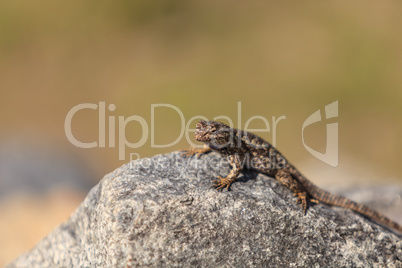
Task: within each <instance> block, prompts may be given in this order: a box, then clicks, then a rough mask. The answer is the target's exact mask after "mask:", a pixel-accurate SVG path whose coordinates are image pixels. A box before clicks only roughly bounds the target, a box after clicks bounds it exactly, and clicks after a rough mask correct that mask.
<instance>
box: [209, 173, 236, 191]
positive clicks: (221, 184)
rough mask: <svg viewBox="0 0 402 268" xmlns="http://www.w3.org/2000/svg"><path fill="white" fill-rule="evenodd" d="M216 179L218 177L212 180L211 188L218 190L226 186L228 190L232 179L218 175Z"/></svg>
mask: <svg viewBox="0 0 402 268" xmlns="http://www.w3.org/2000/svg"><path fill="white" fill-rule="evenodd" d="M217 179H219V180H216V181H213V185H212V187H213V188H215V189H216V190H218V191H222V190H223V188H225V187H226V189H228V190H229V186H230V185H231V184H232V182H233V181H232V180H230V179H228V178H222V177H220V176H218V177H217Z"/></svg>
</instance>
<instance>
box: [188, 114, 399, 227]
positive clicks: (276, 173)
mask: <svg viewBox="0 0 402 268" xmlns="http://www.w3.org/2000/svg"><path fill="white" fill-rule="evenodd" d="M194 137H195V139H196V140H198V141H201V142H204V143H205V145H206V146H205V145H204V148H203V149H189V150H184V155H186V156H191V155H194V154H195V155H201V154H204V153H207V152H209V151H211V150H213V151H216V152H218V153H220V154H221V155H223V156H225V157H226V158H227V160H228V162H229V164H230V165H231V166H232V169H231V171H230V173H229V174H228V176H227V177H226V178H221V177H218V178H217V179H218V180H215V181H214V182H213V187H215V188H216V189H218V190H222V189H224V188H227V189H229V186H230V185H231V184H232V183H233V182H234V181H235V180H236V179H237V177H238V175H239V174H240V172H241V171H242V169H243V168H245V167H246V168H252V169H255V170H257V171H258V172H261V173H264V174H267V175H268V176H271V177H274V178H275V179H276V180H278V181H279V182H280V183H282V184H283V185H284V186H285V187H287V188H288V189H289V190H290V191H291V192H292V193H293V194H294V195H295V196H296V197H297V198H298V202H300V203H301V205H302V207H303V211H304V213H306V210H307V204H308V202H315V203H318V202H322V203H324V204H328V205H333V206H338V207H343V208H347V209H351V210H353V211H355V212H357V213H360V214H362V215H364V216H366V217H369V218H370V219H372V220H374V221H376V222H377V223H380V224H382V225H384V226H386V227H388V228H391V229H394V230H396V231H399V232H401V233H402V226H401V225H399V224H398V223H396V222H394V221H392V220H391V219H389V218H387V217H386V216H384V215H382V214H380V213H379V212H377V211H375V210H374V209H372V208H370V207H368V206H366V205H363V204H359V203H356V202H354V201H352V200H350V199H348V198H346V197H343V196H340V195H337V194H332V193H329V192H327V191H325V190H322V189H320V188H318V187H317V186H316V185H314V184H313V183H312V182H310V181H309V180H308V179H307V178H306V177H304V176H303V175H302V174H301V173H300V172H299V171H298V170H297V169H296V168H295V167H294V166H293V165H292V164H290V162H289V161H287V159H286V158H285V157H284V156H283V155H282V154H281V153H280V152H279V151H278V150H277V149H276V148H275V147H273V146H272V145H271V144H270V143H268V142H267V141H265V140H263V139H262V138H260V137H258V136H257V135H254V134H252V133H249V132H245V131H243V130H239V129H235V128H230V127H229V126H227V125H225V124H223V123H220V122H215V121H204V120H201V121H200V122H198V124H197V127H196V132H195V135H194Z"/></svg>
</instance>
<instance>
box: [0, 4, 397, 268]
mask: <svg viewBox="0 0 402 268" xmlns="http://www.w3.org/2000/svg"><path fill="white" fill-rule="evenodd" d="M401 14H402V2H400V1H387V0H386V1H365V2H364V3H363V2H345V1H344V2H339V1H325V2H319V1H303V2H297V1H292V2H288V1H270V2H268V1H263V2H260V1H253V2H252V3H250V2H244V1H230V2H222V1H198V2H195V1H184V0H182V1H177V0H176V1H173V0H166V1H159V2H155V1H128V0H127V1H99V0H97V1H94V0H88V1H75V0H73V1H68V2H67V1H64V2H60V1H42V0H38V1H27V0H18V1H15V0H4V1H2V3H1V4H0V100H1V105H0V123H1V127H0V129H1V130H0V266H3V265H4V264H5V263H7V262H9V261H11V260H12V259H14V258H15V257H17V256H18V255H19V254H20V253H21V252H22V251H25V250H28V249H29V248H31V247H32V246H34V245H35V243H36V242H37V241H38V240H39V239H41V238H42V237H43V236H45V235H46V234H47V233H49V232H50V231H51V230H52V229H53V228H55V227H56V226H57V225H59V224H60V223H61V222H62V221H64V220H65V219H67V217H68V216H69V214H70V213H71V212H73V210H74V208H75V207H76V206H77V205H78V204H79V203H80V202H81V201H82V200H83V198H84V197H85V195H86V193H87V191H88V190H89V189H90V187H91V186H93V185H94V184H95V183H96V182H97V181H98V180H100V179H101V178H102V176H103V175H105V174H106V173H108V172H111V171H113V170H114V169H116V168H117V167H119V166H120V165H122V164H124V163H126V162H128V161H129V156H130V153H136V154H138V155H139V156H140V157H148V156H152V155H155V154H160V153H167V152H171V151H174V150H178V149H182V148H187V147H188V146H189V144H188V142H187V141H186V139H185V138H184V137H183V138H182V139H181V140H180V142H178V143H177V144H176V145H174V146H169V147H168V148H152V146H151V138H150V136H149V137H148V140H147V142H146V143H145V144H144V145H143V146H141V147H140V148H137V149H130V148H126V154H125V160H124V161H121V160H119V157H118V156H119V150H118V148H117V147H116V148H110V146H108V139H109V136H108V133H106V147H105V148H91V149H83V148H78V147H76V146H74V145H72V144H71V143H70V142H69V141H68V139H67V138H66V133H65V129H64V122H65V118H66V115H67V113H68V112H69V110H70V109H72V108H73V107H74V106H76V105H78V104H82V103H93V104H97V105H99V103H100V102H105V105H106V107H108V105H109V104H114V105H115V106H116V109H115V110H114V111H109V110H107V109H106V118H107V119H108V117H109V116H112V117H114V118H115V119H116V124H117V123H118V117H119V116H124V118H127V117H129V116H131V115H138V116H141V117H143V118H144V119H145V121H146V122H147V123H148V125H149V126H150V125H151V105H152V104H161V103H165V104H171V105H174V106H176V107H177V108H178V109H180V111H181V112H182V113H183V116H184V118H185V120H186V123H187V121H188V120H189V119H190V118H192V117H193V116H205V117H207V118H210V119H212V118H213V117H215V116H218V115H225V116H228V117H230V118H231V119H232V120H233V121H234V123H235V124H236V126H237V123H238V116H237V115H238V102H241V115H242V120H241V124H242V126H244V124H245V122H246V121H247V119H248V118H250V117H251V116H255V115H261V116H264V117H266V118H268V119H269V120H270V123H271V122H272V119H271V118H272V116H276V117H277V118H278V117H279V116H282V115H285V116H286V119H285V120H283V121H281V122H279V123H278V128H277V131H276V134H277V141H276V143H277V147H278V148H279V149H280V150H281V151H282V152H283V153H284V154H285V155H287V156H288V158H289V159H291V161H292V162H294V163H295V164H296V165H297V166H298V167H299V168H300V169H301V170H302V171H304V173H306V175H308V176H309V177H310V178H311V180H312V181H314V182H317V184H319V185H321V186H324V187H326V186H328V187H330V186H334V185H335V186H339V185H342V186H343V185H345V186H347V185H358V186H366V185H378V184H382V185H383V184H389V185H397V184H399V185H400V184H401V183H402V180H401V178H402V176H400V172H401V171H402V165H401V164H400V160H401V159H402V139H400V137H401V136H402V124H401V123H402V121H401V115H402V75H401V70H402V35H401V30H400V29H401V26H402V16H401ZM334 101H339V117H338V118H335V119H332V120H330V122H338V123H339V165H338V166H337V167H331V166H329V165H327V164H325V163H323V162H321V161H319V160H317V159H316V158H314V157H313V156H312V155H311V154H310V153H308V152H307V151H306V149H305V148H304V147H303V144H302V140H301V129H302V124H303V122H304V120H305V119H306V118H307V117H308V116H309V115H310V114H312V113H313V112H315V111H316V110H318V109H321V110H323V108H324V106H325V105H327V104H329V103H332V102H334ZM195 122H196V121H194V122H193V123H192V127H194V125H195ZM108 123H109V121H106V126H108ZM325 124H326V122H325V121H322V122H321V123H317V124H315V125H312V126H311V127H309V128H308V129H306V131H305V135H306V143H307V144H308V145H309V146H311V147H312V148H314V149H316V150H318V151H321V152H323V151H325V142H326V136H325V135H326V128H325V126H326V125H325ZM154 126H155V128H154V132H155V142H156V143H157V144H167V143H170V142H172V141H174V140H175V139H176V138H177V137H178V135H179V134H180V127H181V125H180V118H179V116H178V114H177V112H175V111H174V110H172V109H167V108H165V109H164V108H160V109H157V110H156V112H155V125H154ZM250 127H253V128H260V127H262V123H261V122H259V121H254V122H253V124H251V125H250ZM98 129H99V123H98V111H97V110H89V109H86V110H82V111H80V112H78V113H77V114H76V115H75V117H74V118H73V123H72V131H73V134H74V135H75V137H76V138H77V139H78V140H80V141H82V142H93V141H98ZM107 131H108V130H107ZM141 133H142V130H141V127H140V124H138V123H135V122H132V123H130V124H128V126H127V128H126V133H125V137H126V138H127V139H128V140H129V141H131V142H137V141H139V140H140V138H141ZM261 136H263V137H264V138H266V139H267V140H269V141H272V133H263V134H261ZM115 142H116V144H117V143H118V131H117V130H116V139H115Z"/></svg>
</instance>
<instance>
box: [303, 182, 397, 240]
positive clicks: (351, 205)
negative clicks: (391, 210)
mask: <svg viewBox="0 0 402 268" xmlns="http://www.w3.org/2000/svg"><path fill="white" fill-rule="evenodd" d="M309 184H310V185H309V188H310V189H311V190H310V192H309V193H310V195H311V196H312V197H313V198H315V199H317V200H318V201H320V202H322V203H325V204H328V205H333V206H337V207H343V208H348V209H350V210H353V211H355V212H357V213H359V214H361V215H363V216H366V217H368V218H370V219H372V220H373V221H375V222H377V223H379V224H381V225H384V226H386V227H388V228H391V229H393V230H396V231H398V232H400V233H402V226H401V225H399V224H398V223H396V222H394V221H393V220H391V219H389V218H388V217H386V216H384V215H382V214H380V213H379V212H377V211H376V210H374V209H372V208H370V207H368V206H366V205H363V204H359V203H357V202H354V201H352V200H350V199H349V198H346V197H343V196H341V195H337V194H332V193H329V192H327V191H324V190H322V189H320V188H318V187H317V186H315V185H314V184H312V183H309Z"/></svg>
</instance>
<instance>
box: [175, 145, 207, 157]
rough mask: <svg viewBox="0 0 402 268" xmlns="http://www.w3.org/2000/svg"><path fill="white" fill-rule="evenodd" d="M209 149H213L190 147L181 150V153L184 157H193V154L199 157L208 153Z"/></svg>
mask: <svg viewBox="0 0 402 268" xmlns="http://www.w3.org/2000/svg"><path fill="white" fill-rule="evenodd" d="M209 151H211V149H210V148H208V147H204V148H194V147H191V148H190V149H186V150H181V155H182V156H183V157H192V156H193V155H195V157H196V158H199V157H200V156H201V155H203V154H205V153H208V152H209Z"/></svg>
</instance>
